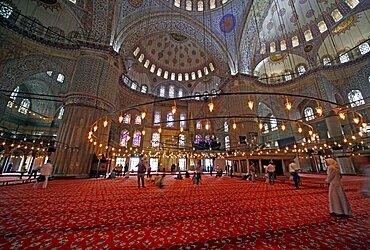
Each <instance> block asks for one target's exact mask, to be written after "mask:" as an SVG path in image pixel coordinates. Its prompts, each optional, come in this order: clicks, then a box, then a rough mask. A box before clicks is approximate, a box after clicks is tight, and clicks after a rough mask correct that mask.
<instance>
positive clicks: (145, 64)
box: [144, 59, 150, 68]
mask: <svg viewBox="0 0 370 250" xmlns="http://www.w3.org/2000/svg"><path fill="white" fill-rule="evenodd" d="M149 64H150V61H149V60H148V59H146V60H145V63H144V67H145V68H148V67H149Z"/></svg>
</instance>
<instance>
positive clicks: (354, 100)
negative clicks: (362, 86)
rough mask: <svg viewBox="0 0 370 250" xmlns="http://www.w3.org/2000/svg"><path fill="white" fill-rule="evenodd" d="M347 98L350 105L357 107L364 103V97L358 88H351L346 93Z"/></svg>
mask: <svg viewBox="0 0 370 250" xmlns="http://www.w3.org/2000/svg"><path fill="white" fill-rule="evenodd" d="M348 100H349V102H350V103H351V107H357V106H361V105H364V104H365V101H364V98H363V97H362V93H361V91H360V90H358V89H355V90H351V91H350V92H349V93H348Z"/></svg>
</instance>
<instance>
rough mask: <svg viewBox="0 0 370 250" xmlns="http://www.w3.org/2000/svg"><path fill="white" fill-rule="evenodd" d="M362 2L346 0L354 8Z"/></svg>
mask: <svg viewBox="0 0 370 250" xmlns="http://www.w3.org/2000/svg"><path fill="white" fill-rule="evenodd" d="M359 3H360V2H359V1H358V0H346V4H347V5H348V6H349V7H350V8H351V9H353V8H354V7H356V6H357V5H358V4H359Z"/></svg>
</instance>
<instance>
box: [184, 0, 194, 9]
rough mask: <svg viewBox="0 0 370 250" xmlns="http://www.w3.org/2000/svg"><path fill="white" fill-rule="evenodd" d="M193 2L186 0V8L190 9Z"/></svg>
mask: <svg viewBox="0 0 370 250" xmlns="http://www.w3.org/2000/svg"><path fill="white" fill-rule="evenodd" d="M192 6H193V3H192V1H191V0H186V7H185V8H186V10H192Z"/></svg>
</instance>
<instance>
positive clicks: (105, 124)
mask: <svg viewBox="0 0 370 250" xmlns="http://www.w3.org/2000/svg"><path fill="white" fill-rule="evenodd" d="M103 126H104V128H105V127H107V126H108V121H107V120H105V121H104V122H103Z"/></svg>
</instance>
